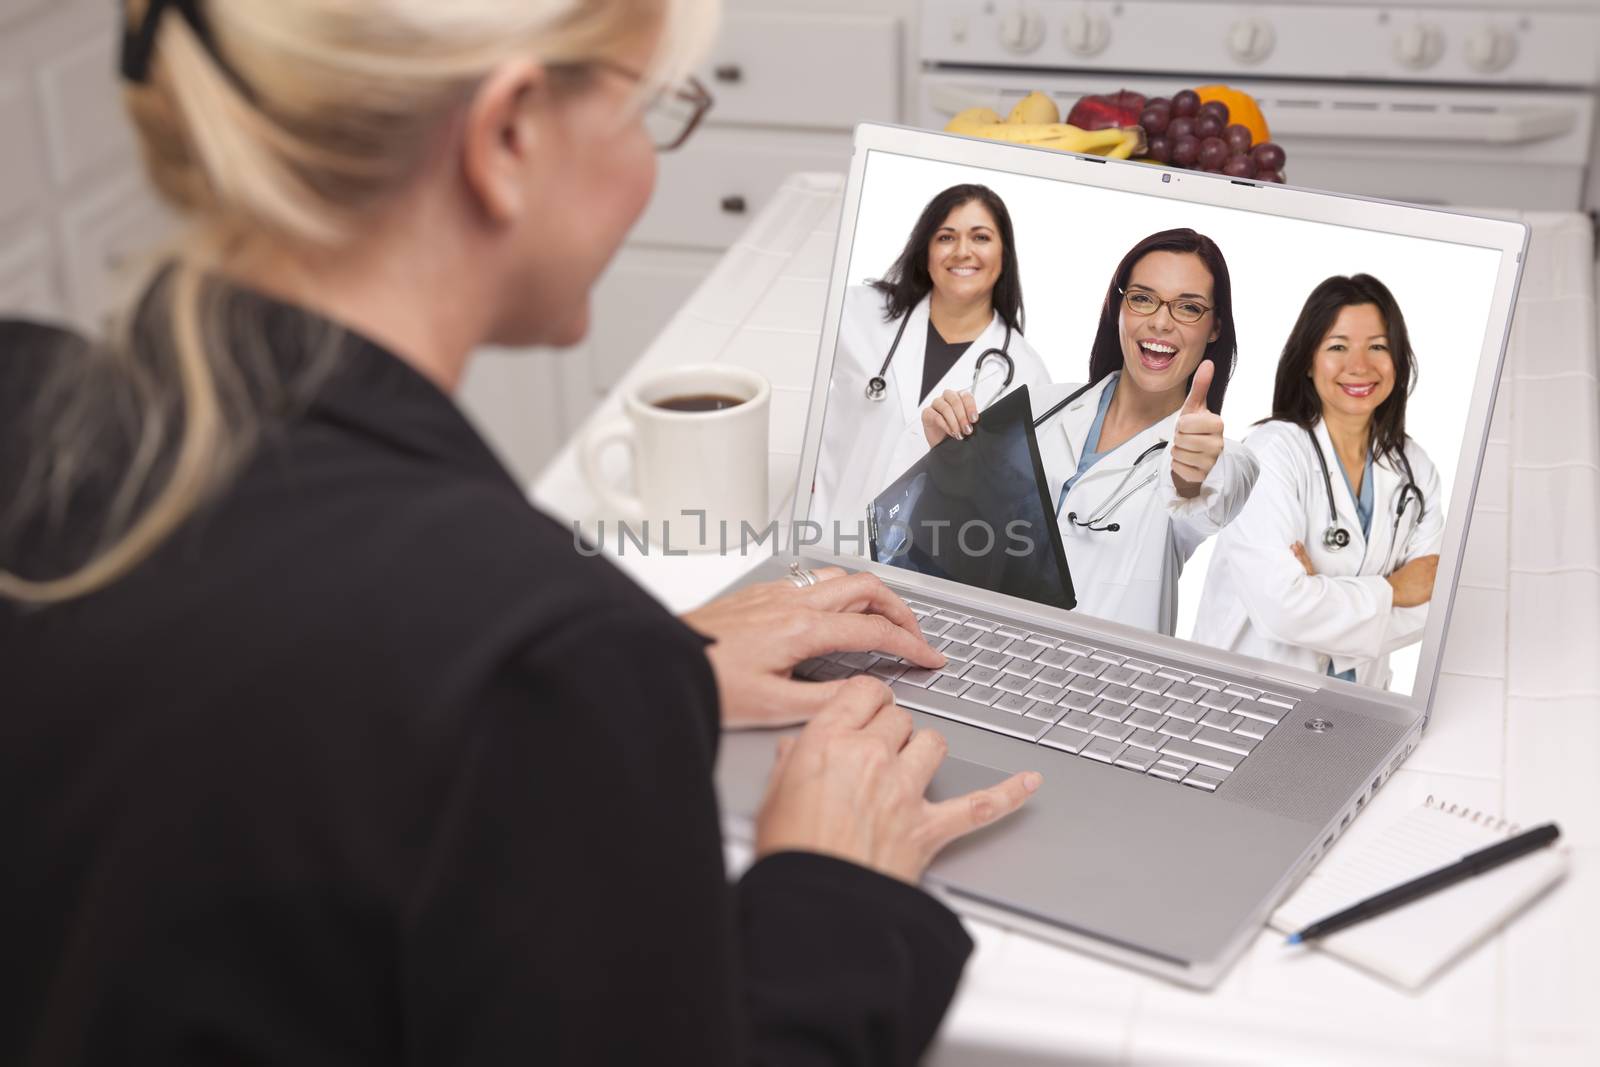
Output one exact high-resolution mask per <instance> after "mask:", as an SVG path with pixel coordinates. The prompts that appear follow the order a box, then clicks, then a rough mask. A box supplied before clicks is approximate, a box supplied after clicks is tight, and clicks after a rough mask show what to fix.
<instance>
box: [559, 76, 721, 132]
mask: <svg viewBox="0 0 1600 1067" xmlns="http://www.w3.org/2000/svg"><path fill="white" fill-rule="evenodd" d="M550 68H551V69H552V70H584V69H598V70H605V71H610V72H611V73H612V74H617V75H620V76H621V77H624V78H627V79H628V80H629V81H632V82H642V81H643V80H644V75H643V74H641V73H640V72H639V71H636V70H634V69H632V68H631V67H626V66H623V65H622V64H621V63H617V62H615V61H614V60H610V59H590V60H585V61H583V62H580V63H553V64H551V65H550ZM712 103H714V101H713V100H712V97H711V92H710V90H708V89H707V88H706V87H705V86H704V85H703V84H702V83H701V82H700V79H698V78H694V77H690V78H688V79H686V80H685V81H684V83H683V84H682V85H679V86H677V87H676V88H668V89H662V90H661V91H660V92H658V93H657V94H656V95H655V96H654V97H652V98H651V100H650V102H649V103H648V104H646V105H645V109H644V127H645V130H646V131H647V132H648V133H649V134H650V140H651V142H652V143H653V144H654V145H655V146H656V151H657V152H671V151H673V150H674V149H677V148H681V147H683V142H685V141H687V140H688V139H689V135H690V134H692V133H694V131H695V128H696V127H698V126H699V125H700V120H701V119H703V118H705V117H706V112H707V111H710V110H711V105H712Z"/></svg>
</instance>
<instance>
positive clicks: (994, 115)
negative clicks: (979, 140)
mask: <svg viewBox="0 0 1600 1067" xmlns="http://www.w3.org/2000/svg"><path fill="white" fill-rule="evenodd" d="M1003 121H1005V120H1004V119H1002V118H1001V117H1000V113H999V112H998V111H996V110H995V109H994V108H992V107H969V108H967V109H966V110H965V111H961V112H958V113H957V114H956V117H955V118H953V119H951V120H950V122H949V123H948V124H947V125H946V126H945V130H946V131H948V132H949V133H961V132H963V130H964V128H965V127H967V126H993V125H996V124H997V123H1000V122H1003Z"/></svg>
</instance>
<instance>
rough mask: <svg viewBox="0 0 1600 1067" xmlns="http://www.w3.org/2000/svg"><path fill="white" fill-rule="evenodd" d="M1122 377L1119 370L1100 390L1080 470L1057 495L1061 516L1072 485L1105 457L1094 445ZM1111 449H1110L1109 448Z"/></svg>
mask: <svg viewBox="0 0 1600 1067" xmlns="http://www.w3.org/2000/svg"><path fill="white" fill-rule="evenodd" d="M1121 377H1122V372H1121V371H1118V372H1116V373H1115V374H1113V375H1112V376H1111V384H1110V385H1107V386H1106V387H1105V388H1104V389H1102V390H1101V391H1100V406H1099V407H1098V408H1096V409H1095V413H1094V421H1093V422H1091V423H1090V424H1089V432H1088V433H1087V434H1085V435H1084V438H1083V457H1082V458H1081V459H1079V460H1078V470H1077V472H1076V473H1075V474H1073V476H1072V477H1070V478H1068V479H1067V480H1066V481H1065V482H1062V483H1061V495H1060V496H1058V497H1056V516H1057V517H1058V518H1059V517H1060V515H1061V509H1062V508H1064V507H1066V505H1067V494H1068V493H1070V492H1072V487H1073V486H1074V485H1076V484H1078V479H1079V478H1082V477H1083V474H1084V472H1085V471H1087V470H1088V469H1089V468H1090V467H1092V466H1094V465H1095V464H1096V463H1099V462H1100V461H1101V460H1102V459H1104V458H1105V455H1106V453H1105V452H1095V451H1093V447H1094V446H1095V445H1098V444H1099V443H1100V430H1101V428H1102V427H1103V426H1104V425H1105V422H1106V410H1107V409H1108V408H1110V407H1111V395H1112V394H1113V393H1115V392H1116V391H1117V381H1118V380H1119V379H1120V378H1121ZM1108 451H1109V450H1108Z"/></svg>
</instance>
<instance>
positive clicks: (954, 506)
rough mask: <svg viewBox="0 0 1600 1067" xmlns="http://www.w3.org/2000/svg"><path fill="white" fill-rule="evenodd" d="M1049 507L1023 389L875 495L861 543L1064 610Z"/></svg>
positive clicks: (1061, 555)
mask: <svg viewBox="0 0 1600 1067" xmlns="http://www.w3.org/2000/svg"><path fill="white" fill-rule="evenodd" d="M1054 510H1055V509H1054V506H1053V502H1052V499H1051V493H1050V486H1049V483H1048V482H1047V481H1046V478H1045V473H1044V461H1043V460H1042V459H1041V458H1040V454H1039V441H1038V438H1037V437H1036V436H1035V434H1034V425H1033V406H1032V404H1031V403H1030V396H1029V392H1028V387H1027V386H1026V385H1022V386H1018V387H1017V388H1016V389H1013V390H1012V391H1011V392H1009V393H1007V394H1006V395H1005V396H1003V397H1001V398H1000V399H998V400H996V401H995V402H994V403H992V404H990V405H989V406H988V407H987V408H985V409H984V411H983V417H982V418H981V419H979V420H978V422H977V423H975V424H974V425H973V427H972V436H971V437H969V438H967V439H966V440H963V441H956V440H945V441H941V442H939V444H937V445H935V446H934V447H933V448H932V449H931V450H929V452H928V454H927V455H926V456H924V457H923V458H922V459H920V460H918V461H917V462H916V463H914V464H912V466H911V468H910V469H909V470H907V471H906V472H905V473H904V474H902V475H901V476H900V477H899V478H897V479H895V481H894V484H893V485H891V486H889V488H888V489H885V490H884V491H883V492H882V493H879V494H878V496H877V497H876V498H874V499H873V501H872V505H871V507H870V509H869V511H868V514H867V539H868V543H869V545H870V547H871V555H872V559H873V561H874V562H876V563H883V564H886V565H888V566H891V567H898V568H901V569H903V570H910V571H916V572H917V573H919V574H928V575H932V576H934V577H937V578H943V579H945V580H946V581H952V582H959V583H961V584H962V585H967V586H973V587H976V588H979V589H987V590H989V591H990V592H994V593H1003V594H1005V595H1007V596H1015V597H1021V598H1023V599H1025V600H1029V601H1032V602H1033V603H1036V604H1045V605H1048V606H1051V607H1059V608H1066V609H1069V610H1070V609H1071V608H1073V607H1076V606H1077V598H1076V597H1074V596H1073V594H1072V574H1071V571H1070V570H1069V569H1068V567H1067V556H1066V551H1065V549H1064V548H1063V547H1062V544H1061V531H1060V529H1059V527H1058V526H1057V524H1056V518H1055V514H1054Z"/></svg>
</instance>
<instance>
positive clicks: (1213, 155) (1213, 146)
mask: <svg viewBox="0 0 1600 1067" xmlns="http://www.w3.org/2000/svg"><path fill="white" fill-rule="evenodd" d="M1229 155H1230V153H1229V152H1228V142H1227V141H1224V140H1223V139H1222V138H1220V137H1207V138H1205V139H1204V140H1203V141H1201V142H1200V155H1199V156H1198V157H1197V158H1196V162H1198V163H1199V164H1200V169H1201V170H1218V171H1220V170H1221V169H1222V165H1223V164H1224V163H1226V162H1228V157H1229Z"/></svg>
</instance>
